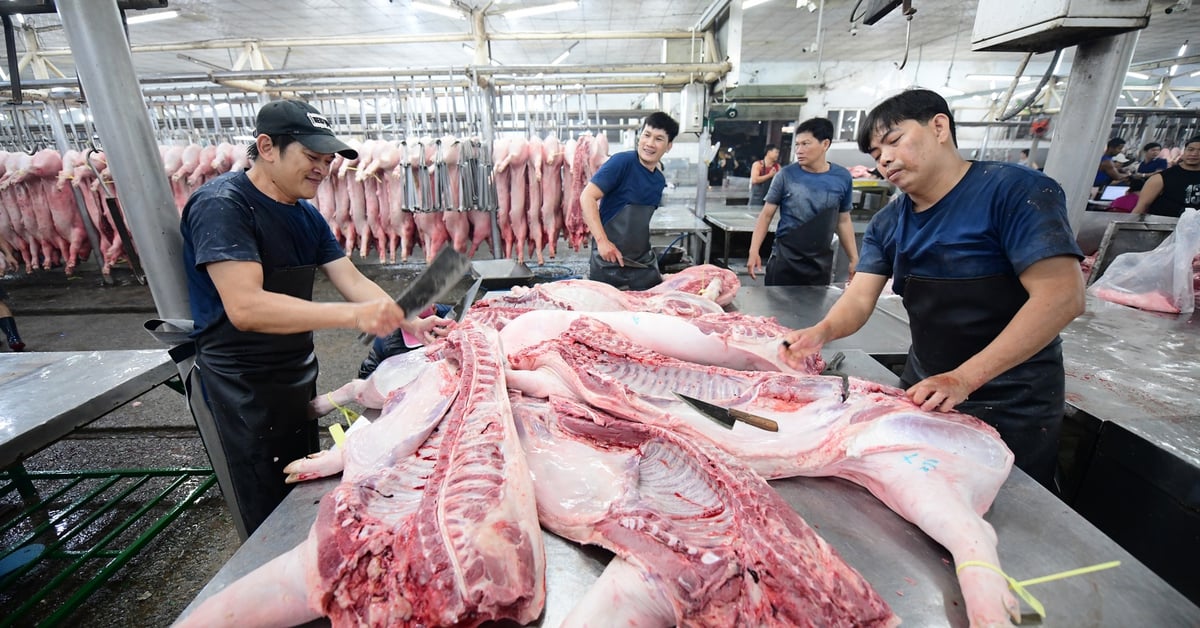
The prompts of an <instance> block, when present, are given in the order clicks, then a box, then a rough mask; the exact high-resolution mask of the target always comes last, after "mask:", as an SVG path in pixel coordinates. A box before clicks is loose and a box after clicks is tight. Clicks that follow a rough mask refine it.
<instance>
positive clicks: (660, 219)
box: [650, 204, 712, 264]
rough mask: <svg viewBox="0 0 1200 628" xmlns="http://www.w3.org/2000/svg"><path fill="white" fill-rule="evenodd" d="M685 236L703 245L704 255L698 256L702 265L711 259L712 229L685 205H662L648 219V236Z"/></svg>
mask: <svg viewBox="0 0 1200 628" xmlns="http://www.w3.org/2000/svg"><path fill="white" fill-rule="evenodd" d="M673 234H680V235H687V236H689V237H692V236H694V237H697V238H699V239H700V241H701V242H703V243H704V254H703V255H701V256H699V259H703V260H704V263H705V264H707V263H709V261H710V259H711V257H712V228H711V227H709V226H708V223H706V222H704V221H703V220H701V219H700V218H699V217H697V216H696V214H695V213H694V212H693V211H692V210H691V208H690V207H689V206H687V205H681V204H671V205H663V206H662V207H659V208H658V209H656V210H655V211H654V214H653V215H652V216H651V217H650V235H673Z"/></svg>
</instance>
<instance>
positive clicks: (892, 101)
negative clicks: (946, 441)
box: [781, 89, 1084, 488]
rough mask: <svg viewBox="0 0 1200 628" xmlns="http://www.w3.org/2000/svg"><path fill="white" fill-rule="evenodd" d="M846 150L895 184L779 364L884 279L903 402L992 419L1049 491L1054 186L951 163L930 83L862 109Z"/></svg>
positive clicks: (1075, 263)
mask: <svg viewBox="0 0 1200 628" xmlns="http://www.w3.org/2000/svg"><path fill="white" fill-rule="evenodd" d="M858 145H859V148H860V149H861V150H862V151H863V152H866V153H869V154H870V155H871V157H872V158H873V159H874V160H875V162H876V163H877V164H878V166H879V170H880V172H882V173H883V174H884V176H885V177H886V178H887V180H888V181H891V182H892V183H893V184H895V185H896V186H897V187H898V188H900V190H901V191H902V192H904V193H903V194H901V195H899V196H898V197H897V198H895V199H894V200H893V201H892V202H890V203H888V205H887V206H886V207H884V208H883V209H882V210H880V211H879V213H878V214H876V215H875V216H874V217H873V218H872V219H871V223H870V224H869V225H868V227H867V231H866V233H865V234H864V237H863V246H862V254H861V255H860V257H859V261H858V273H857V274H856V275H855V277H854V280H853V281H851V282H850V285H849V286H848V287H847V288H846V292H845V293H844V294H843V295H842V296H841V298H839V299H838V301H837V303H835V304H834V306H833V308H832V309H830V311H829V313H828V314H827V315H826V316H825V318H824V319H823V320H821V322H819V323H817V324H816V325H814V326H813V327H809V328H807V329H802V330H798V331H793V332H790V333H789V334H788V336H787V338H786V341H787V343H789V345H788V346H787V347H786V348H783V349H781V353H782V354H783V357H784V359H785V360H787V361H788V363H789V364H792V365H793V366H796V367H799V366H800V364H801V361H802V360H803V358H804V357H805V356H807V355H810V354H811V353H813V352H816V351H819V350H820V348H821V346H822V345H823V344H824V343H826V342H828V341H830V340H834V339H837V338H842V337H845V336H848V335H850V334H852V333H854V332H856V331H858V330H859V329H860V328H861V327H862V326H863V325H864V324H865V323H866V321H867V319H868V318H869V317H870V316H871V313H872V312H873V311H874V308H875V303H876V301H877V300H878V298H879V294H880V292H881V291H882V290H883V288H884V285H885V284H886V283H887V280H888V277H891V278H892V288H893V290H894V291H895V292H896V294H898V295H900V296H902V297H903V298H904V307H905V309H906V310H907V312H908V317H909V327H910V329H911V331H912V347H911V348H910V349H909V353H908V359H907V361H906V363H905V369H904V374H903V375H902V376H901V384H902V385H903V386H905V387H907V390H906V393H907V395H908V396H909V398H910V399H912V401H913V403H916V404H917V405H919V406H921V407H922V408H923V409H925V410H941V411H948V410H950V409H953V408H957V409H958V410H960V411H963V412H966V413H969V414H974V415H975V416H977V417H979V418H980V419H983V420H984V421H986V422H987V423H989V424H991V425H992V426H994V427H995V428H996V429H997V431H999V432H1000V436H1001V437H1002V438H1003V439H1004V442H1005V443H1006V444H1007V445H1008V447H1009V449H1011V450H1012V451H1013V453H1014V455H1015V457H1016V464H1017V466H1019V467H1021V469H1023V470H1024V471H1026V472H1027V473H1029V475H1031V476H1032V477H1033V478H1034V479H1036V480H1038V481H1039V482H1041V483H1042V484H1043V485H1045V486H1047V487H1051V488H1052V487H1053V480H1054V472H1055V467H1056V465H1055V463H1056V460H1057V455H1058V434H1059V430H1060V428H1061V425H1062V418H1063V409H1064V403H1065V391H1064V383H1065V382H1064V380H1065V376H1064V373H1063V362H1062V348H1061V343H1062V341H1061V340H1060V339H1059V337H1058V333H1059V331H1061V330H1062V328H1063V327H1065V326H1066V325H1067V323H1069V322H1071V320H1072V319H1074V318H1075V317H1076V316H1078V315H1079V314H1081V313H1082V312H1083V307H1084V287H1083V275H1082V273H1080V272H1079V260H1080V259H1081V258H1082V255H1081V254H1080V251H1079V247H1078V246H1077V245H1076V244H1075V237H1074V234H1073V233H1072V231H1071V228H1070V225H1069V224H1068V222H1067V211H1066V200H1065V197H1064V194H1063V191H1062V188H1060V187H1059V185H1058V184H1057V183H1055V182H1054V180H1053V179H1050V178H1049V177H1047V176H1045V175H1044V174H1042V173H1040V172H1037V171H1034V170H1030V169H1029V168H1023V167H1021V166H1018V165H1016V164H1006V163H999V162H968V161H965V160H963V158H962V157H961V156H960V155H959V153H958V146H957V142H956V139H955V127H954V118H953V116H952V115H951V113H950V109H949V106H948V105H947V104H946V101H945V100H944V99H943V98H942V97H941V96H939V95H938V94H937V93H936V92H932V91H929V90H923V89H913V90H908V91H905V92H902V93H900V94H898V95H896V96H893V97H891V98H889V99H887V100H885V101H884V102H883V103H881V104H880V105H879V106H877V107H876V108H875V109H873V110H872V111H871V113H870V114H869V115H868V116H867V119H866V122H865V124H864V125H863V126H862V127H861V130H860V132H859V136H858Z"/></svg>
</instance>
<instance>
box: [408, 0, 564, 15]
mask: <svg viewBox="0 0 1200 628" xmlns="http://www.w3.org/2000/svg"><path fill="white" fill-rule="evenodd" d="M414 4H415V3H414ZM578 7H579V2H578V0H572V1H571V2H554V3H551V4H543V5H541V6H537V7H525V8H523V9H513V10H511V11H505V12H504V13H502V14H501V15H503V16H504V17H526V16H530V15H541V14H543V13H554V12H555V11H566V10H567V9H576V8H578Z"/></svg>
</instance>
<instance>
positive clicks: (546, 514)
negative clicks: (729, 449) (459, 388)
mask: <svg viewBox="0 0 1200 628" xmlns="http://www.w3.org/2000/svg"><path fill="white" fill-rule="evenodd" d="M512 407H513V414H514V416H515V418H516V420H517V431H518V433H519V434H520V438H521V444H522V446H523V447H524V449H525V454H526V457H527V459H528V461H529V468H530V472H531V473H532V476H533V483H534V488H535V490H536V491H537V505H538V517H539V519H540V520H541V522H542V525H543V526H545V527H546V528H548V529H549V530H550V531H552V532H554V533H555V534H558V535H560V536H563V537H565V538H568V539H571V540H573V541H576V542H578V543H584V544H592V545H600V546H602V547H605V548H607V549H609V550H611V551H613V552H614V553H616V554H617V556H618V557H619V558H616V559H614V560H613V561H612V562H611V563H610V564H609V565H608V567H607V568H606V569H605V572H604V573H603V574H602V575H601V577H600V579H599V580H598V581H597V582H596V583H595V584H593V585H592V587H591V588H590V589H589V591H588V593H587V595H586V596H584V598H583V599H582V600H580V601H579V602H578V604H577V605H576V606H575V608H574V609H573V610H572V612H571V615H570V616H568V617H567V619H566V620H565V621H564V622H563V625H564V626H586V625H589V624H590V622H594V621H597V620H600V618H603V620H602V622H603V623H604V625H608V626H662V627H666V626H788V627H792V626H814V627H815V626H862V627H866V626H894V625H896V624H898V623H899V620H898V619H897V618H896V617H895V615H893V614H892V612H891V609H889V608H888V605H887V604H886V603H885V602H884V601H883V600H882V599H881V598H880V596H879V595H878V594H877V593H876V592H875V591H874V589H872V588H871V586H870V585H869V584H867V582H866V581H865V580H864V579H863V578H862V576H861V575H859V574H858V572H856V571H855V570H854V569H853V568H851V567H850V566H849V565H847V564H846V563H845V562H844V561H843V560H842V559H841V557H840V556H838V555H837V553H836V552H835V551H834V550H833V549H832V548H831V547H829V545H828V544H826V543H825V541H824V540H823V539H821V538H820V537H819V536H817V534H816V533H815V532H814V531H813V530H812V528H811V527H809V526H808V524H806V523H805V522H804V520H803V519H801V518H800V515H798V514H796V512H795V511H794V510H792V508H791V507H790V506H789V505H788V504H787V502H785V501H784V500H783V498H782V497H780V496H779V494H778V493H776V492H775V491H774V490H773V489H772V488H771V487H770V486H768V485H767V482H766V481H765V480H763V479H762V478H761V477H759V476H758V475H757V474H756V473H754V472H753V471H751V470H750V469H749V467H747V466H746V465H745V464H743V463H741V462H740V461H738V460H737V459H736V458H733V457H732V456H730V455H729V454H727V453H725V452H724V451H721V450H720V449H718V448H717V447H716V446H714V445H712V444H711V443H708V442H705V441H704V440H695V439H690V438H688V437H687V436H686V435H681V434H677V433H675V432H673V431H672V430H670V429H666V428H661V427H657V426H653V425H648V424H642V423H637V422H634V421H624V420H620V419H616V418H614V417H612V416H609V415H605V414H604V413H603V412H600V411H597V410H595V409H593V408H589V407H587V406H584V405H581V404H578V403H575V402H572V401H568V400H564V399H551V400H550V401H545V400H540V399H530V398H526V397H523V396H522V395H520V394H516V395H514V397H513V400H512Z"/></svg>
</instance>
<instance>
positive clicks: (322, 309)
mask: <svg viewBox="0 0 1200 628" xmlns="http://www.w3.org/2000/svg"><path fill="white" fill-rule="evenodd" d="M356 307H357V306H356V305H355V304H353V303H314V302H312V301H306V300H304V299H299V298H296V297H292V296H288V295H286V294H280V293H277V292H270V291H266V290H264V291H262V293H260V294H259V295H257V296H256V297H254V298H249V299H244V300H242V303H241V304H240V305H239V306H238V307H237V309H236V310H233V309H230V310H228V311H227V312H226V314H227V315H228V316H229V320H230V321H231V322H232V323H233V324H234V326H235V327H237V328H238V329H239V330H241V331H253V332H258V333H263V334H297V333H303V332H307V331H314V330H317V329H334V328H355V327H357V326H358V325H357V317H356V315H355V308H356Z"/></svg>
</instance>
